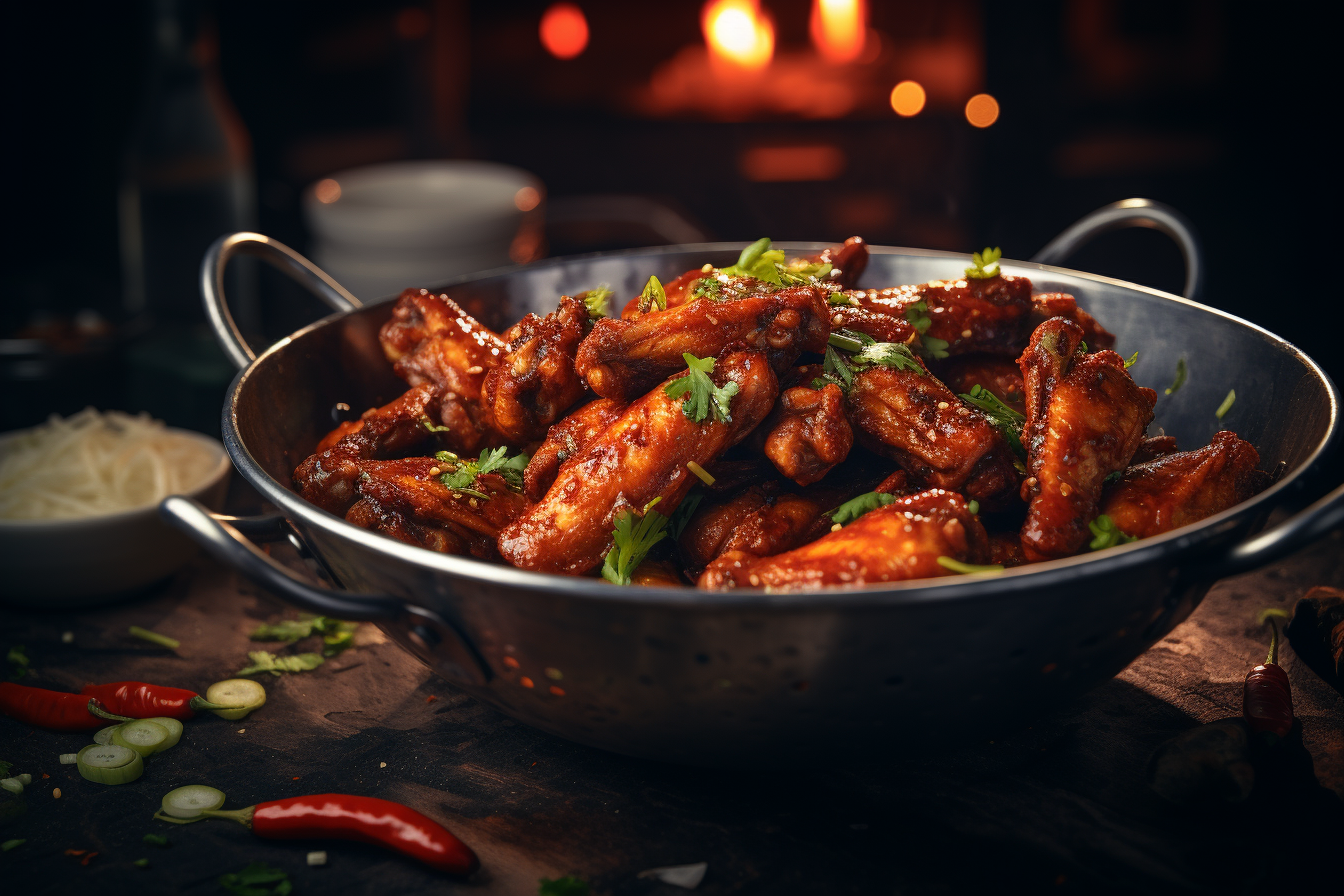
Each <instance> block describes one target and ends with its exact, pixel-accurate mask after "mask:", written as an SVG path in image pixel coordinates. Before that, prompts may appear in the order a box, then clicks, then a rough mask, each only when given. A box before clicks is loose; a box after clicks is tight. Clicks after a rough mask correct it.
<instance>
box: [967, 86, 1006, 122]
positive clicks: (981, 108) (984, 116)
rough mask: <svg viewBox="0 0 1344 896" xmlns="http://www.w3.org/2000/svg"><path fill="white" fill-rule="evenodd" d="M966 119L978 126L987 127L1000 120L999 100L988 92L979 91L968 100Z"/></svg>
mask: <svg viewBox="0 0 1344 896" xmlns="http://www.w3.org/2000/svg"><path fill="white" fill-rule="evenodd" d="M966 120H967V121H969V122H970V123H971V124H973V125H975V126H976V127H977V128H987V127H989V126H990V125H992V124H993V123H994V122H996V121H998V120H999V101H998V100H996V99H994V97H992V96H990V95H989V94H987V93H977V94H976V95H975V96H973V97H971V98H970V99H969V100H967V101H966Z"/></svg>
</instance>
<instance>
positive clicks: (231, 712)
mask: <svg viewBox="0 0 1344 896" xmlns="http://www.w3.org/2000/svg"><path fill="white" fill-rule="evenodd" d="M205 699H206V700H209V701H210V702H211V703H218V704H220V705H222V706H227V707H230V708H229V709H212V710H210V711H211V712H213V713H214V714H215V715H217V716H219V717H220V718H221V719H241V718H242V717H243V716H245V715H247V714H248V713H250V712H252V711H253V710H255V709H261V707H263V706H265V705H266V689H265V688H263V687H262V686H261V685H259V684H257V683H256V682H255V681H252V680H251V679H247V678H230V679H228V680H226V681H217V682H215V683H214V684H212V685H210V687H209V688H208V689H206V692H205Z"/></svg>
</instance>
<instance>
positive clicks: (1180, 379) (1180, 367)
mask: <svg viewBox="0 0 1344 896" xmlns="http://www.w3.org/2000/svg"><path fill="white" fill-rule="evenodd" d="M1188 375H1189V370H1187V369H1186V366H1185V359H1184V358H1178V359H1177V361H1176V379H1174V380H1172V381H1171V385H1170V386H1168V387H1167V394H1168V395H1175V394H1176V390H1177V389H1179V388H1181V387H1182V386H1184V385H1185V378H1186V376H1188Z"/></svg>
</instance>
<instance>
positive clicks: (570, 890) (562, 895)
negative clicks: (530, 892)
mask: <svg viewBox="0 0 1344 896" xmlns="http://www.w3.org/2000/svg"><path fill="white" fill-rule="evenodd" d="M588 893H589V890H588V883H587V882H586V881H583V880H580V879H579V878H577V877H560V878H556V879H555V880H551V879H550V878H548V877H543V878H542V879H541V882H540V884H539V885H538V887H537V896H588Z"/></svg>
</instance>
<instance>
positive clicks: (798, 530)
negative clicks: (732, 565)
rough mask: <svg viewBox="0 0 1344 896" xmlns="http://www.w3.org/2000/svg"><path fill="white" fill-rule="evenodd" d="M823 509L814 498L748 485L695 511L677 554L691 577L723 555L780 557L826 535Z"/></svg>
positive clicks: (827, 523)
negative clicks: (732, 553)
mask: <svg viewBox="0 0 1344 896" xmlns="http://www.w3.org/2000/svg"><path fill="white" fill-rule="evenodd" d="M827 509H829V508H828V507H827V506H824V505H823V504H822V503H821V502H820V501H818V500H817V499H815V498H812V497H807V496H804V495H795V494H791V493H789V492H784V493H781V492H780V490H779V488H778V487H775V486H774V484H773V483H767V484H766V485H765V486H752V487H751V488H748V489H745V490H744V491H741V492H739V493H737V494H736V495H733V496H732V497H731V498H729V499H728V500H727V501H722V502H717V503H713V504H710V505H708V506H706V507H704V508H702V509H700V510H699V511H698V512H697V513H696V514H695V516H693V517H692V518H691V521H690V523H689V524H688V525H687V526H686V529H685V530H684V531H683V532H682V535H681V540H680V545H681V553H682V556H683V557H684V558H685V559H686V563H687V568H688V569H689V570H691V571H692V572H696V573H698V572H699V571H700V570H702V569H704V568H705V567H706V566H708V565H709V563H710V562H711V561H713V560H714V558H716V557H718V556H719V555H720V554H722V553H723V552H725V551H740V552H743V553H746V554H750V555H752V556H754V557H768V556H770V555H772V554H779V553H783V552H784V551H787V550H791V549H792V548H795V547H798V546H799V545H803V544H806V543H807V542H809V541H813V540H815V539H817V538H820V537H821V536H823V535H825V534H826V533H827V532H829V531H830V529H831V521H830V518H829V517H826V516H824V514H825V511H826V510H827Z"/></svg>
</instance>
